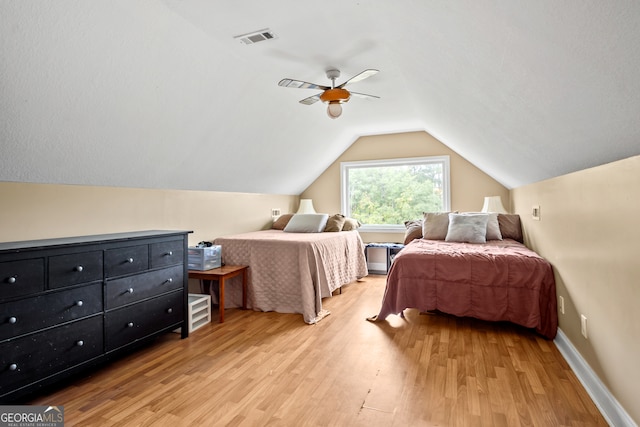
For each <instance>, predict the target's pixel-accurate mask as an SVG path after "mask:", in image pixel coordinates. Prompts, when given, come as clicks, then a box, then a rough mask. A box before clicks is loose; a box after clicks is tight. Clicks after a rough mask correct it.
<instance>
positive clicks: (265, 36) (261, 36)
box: [233, 28, 278, 44]
mask: <svg viewBox="0 0 640 427" xmlns="http://www.w3.org/2000/svg"><path fill="white" fill-rule="evenodd" d="M233 38H234V39H237V40H240V41H241V42H242V43H243V44H254V43H258V42H263V41H265V40H272V39H277V38H278V37H277V36H276V35H275V34H273V32H272V31H271V30H270V29H268V28H265V29H264V30H258V31H255V32H253V33H248V34H241V35H239V36H234V37H233Z"/></svg>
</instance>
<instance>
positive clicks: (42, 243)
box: [0, 230, 192, 253]
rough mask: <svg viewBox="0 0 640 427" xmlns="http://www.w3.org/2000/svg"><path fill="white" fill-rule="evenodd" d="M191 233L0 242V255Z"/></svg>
mask: <svg viewBox="0 0 640 427" xmlns="http://www.w3.org/2000/svg"><path fill="white" fill-rule="evenodd" d="M188 233H192V231H185V230H143V231H129V232H124V233H109V234H95V235H89V236H72V237H60V238H53V239H41V240H24V241H18V242H0V253H2V252H5V251H9V252H14V251H16V250H18V251H19V250H22V249H40V248H42V249H44V248H53V247H61V246H69V245H76V244H83V243H85V244H86V243H101V242H117V241H127V240H132V239H141V238H150V237H169V236H176V235H185V234H188Z"/></svg>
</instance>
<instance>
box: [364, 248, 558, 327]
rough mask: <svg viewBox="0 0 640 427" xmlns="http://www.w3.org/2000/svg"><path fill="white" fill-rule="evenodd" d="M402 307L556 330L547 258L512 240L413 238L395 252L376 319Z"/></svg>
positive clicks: (552, 280)
mask: <svg viewBox="0 0 640 427" xmlns="http://www.w3.org/2000/svg"><path fill="white" fill-rule="evenodd" d="M405 308H417V309H420V310H439V311H442V312H444V313H449V314H453V315H456V316H469V317H474V318H477V319H481V320H489V321H509V322H513V323H516V324H518V325H522V326H525V327H528V328H535V329H536V331H537V332H539V333H540V334H542V335H544V336H545V337H547V338H549V339H553V338H554V337H555V336H556V331H557V327H558V314H557V308H556V285H555V279H554V276H553V270H552V268H551V264H549V262H548V261H546V260H545V259H544V258H542V257H541V256H539V255H538V254H537V253H535V252H533V251H532V250H530V249H528V248H527V247H526V246H524V245H522V244H521V243H518V242H516V241H514V240H509V239H505V240H502V241H500V240H492V241H489V242H487V243H486V244H482V245H479V244H469V243H452V242H446V241H443V240H425V239H417V240H414V241H412V242H411V243H410V244H408V245H407V246H406V247H405V248H404V249H403V250H402V251H401V252H400V253H399V254H398V255H397V256H396V257H395V260H394V262H393V264H392V266H391V269H390V270H389V274H388V276H387V287H386V290H385V294H384V298H383V301H382V308H381V309H380V313H379V314H378V316H377V319H378V320H381V319H385V318H386V317H387V316H388V315H390V314H399V313H401V312H402V311H403V310H404V309H405Z"/></svg>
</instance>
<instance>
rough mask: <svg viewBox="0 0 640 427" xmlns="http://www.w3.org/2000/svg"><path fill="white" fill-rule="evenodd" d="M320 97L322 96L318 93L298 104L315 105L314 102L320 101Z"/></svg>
mask: <svg viewBox="0 0 640 427" xmlns="http://www.w3.org/2000/svg"><path fill="white" fill-rule="evenodd" d="M320 95H322V94H321V93H318V94H316V95H313V96H310V97H308V98H305V99H303V100H301V101H300V104H304V105H311V104H315V103H316V102H318V101H320Z"/></svg>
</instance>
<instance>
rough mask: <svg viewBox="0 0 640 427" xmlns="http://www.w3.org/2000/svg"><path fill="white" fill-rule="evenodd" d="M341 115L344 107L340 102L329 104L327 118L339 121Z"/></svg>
mask: <svg viewBox="0 0 640 427" xmlns="http://www.w3.org/2000/svg"><path fill="white" fill-rule="evenodd" d="M341 115H342V105H340V102H339V101H332V102H329V105H327V116H329V117H331V118H332V119H337V118H338V117H340V116H341Z"/></svg>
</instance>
